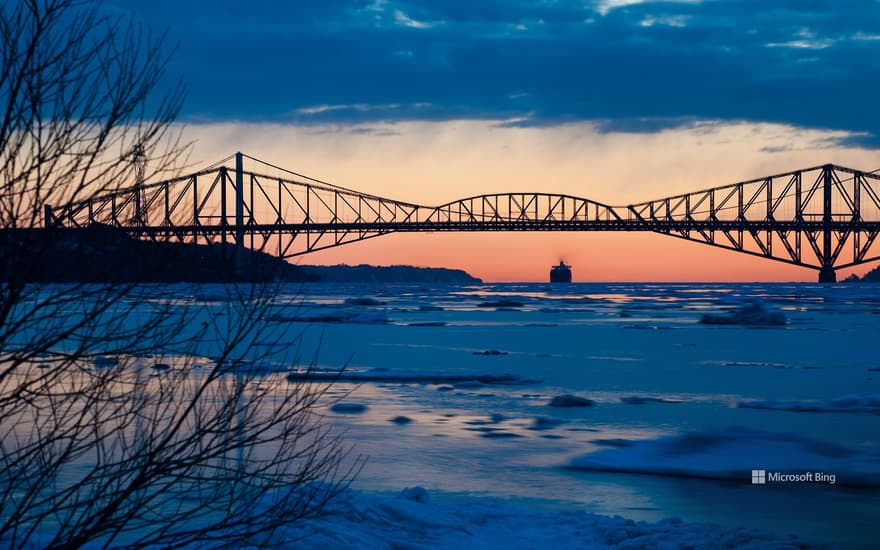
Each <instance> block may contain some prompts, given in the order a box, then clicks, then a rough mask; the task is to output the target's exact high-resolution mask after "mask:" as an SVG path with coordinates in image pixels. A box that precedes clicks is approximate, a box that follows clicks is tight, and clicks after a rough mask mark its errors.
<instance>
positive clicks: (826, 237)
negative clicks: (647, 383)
mask: <svg viewBox="0 0 880 550" xmlns="http://www.w3.org/2000/svg"><path fill="white" fill-rule="evenodd" d="M822 177H823V181H822V259H821V263H822V267H821V268H820V269H819V282H820V283H836V282H837V274H836V273H835V272H834V251H833V249H832V247H831V236H832V235H833V232H834V228H833V227H832V222H833V221H834V218H833V216H832V214H831V191H832V189H833V187H834V166H832V165H831V164H826V165H825V166H823V167H822Z"/></svg>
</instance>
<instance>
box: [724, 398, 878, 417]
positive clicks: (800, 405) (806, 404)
mask: <svg viewBox="0 0 880 550" xmlns="http://www.w3.org/2000/svg"><path fill="white" fill-rule="evenodd" d="M737 406H738V407H740V408H742V409H767V410H773V411H792V412H849V413H874V414H880V394H874V395H855V394H853V395H842V396H840V397H835V398H834V399H829V400H827V401H781V400H774V399H767V400H752V401H740V402H739V403H738V404H737Z"/></svg>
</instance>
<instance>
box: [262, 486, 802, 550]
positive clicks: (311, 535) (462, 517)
mask: <svg viewBox="0 0 880 550" xmlns="http://www.w3.org/2000/svg"><path fill="white" fill-rule="evenodd" d="M428 496H429V495H428V492H427V491H425V489H423V488H421V487H412V488H407V489H404V490H403V491H402V492H401V493H400V494H399V495H398V497H397V498H393V497H390V498H389V497H383V496H375V495H368V494H363V493H357V492H354V491H351V492H350V493H346V494H344V495H342V497H341V498H337V499H334V500H333V501H331V503H330V505H329V506H328V507H327V508H326V509H325V513H324V514H321V515H318V516H316V517H311V518H307V519H303V520H300V521H297V522H295V523H291V524H290V525H289V526H285V527H283V528H282V529H280V530H279V531H278V532H277V533H276V534H275V537H276V538H277V542H278V543H279V544H277V546H284V544H283V543H284V542H286V541H296V543H295V546H296V547H297V548H304V549H319V548H320V549H323V548H354V547H356V548H364V549H370V550H372V549H379V548H383V549H384V548H506V549H508V550H513V549H520V548H522V549H525V548H596V549H599V548H751V549H756V548H777V549H782V548H812V547H813V546H814V545H811V544H810V543H809V542H808V541H804V540H801V539H799V538H797V537H794V536H778V535H773V534H770V533H767V532H764V531H760V530H758V529H753V528H746V527H721V526H718V525H710V524H700V523H688V522H683V521H682V520H681V519H678V518H671V519H666V520H663V521H659V522H656V523H647V522H643V521H633V520H631V519H627V518H623V517H620V516H614V517H609V516H601V515H598V514H590V513H588V512H584V511H582V510H578V509H567V510H565V509H564V510H552V511H551V510H534V509H530V508H526V507H523V506H516V505H513V504H510V503H507V502H503V501H499V500H495V499H481V498H469V499H462V500H459V501H456V502H455V503H443V504H434V503H431V502H429V501H428ZM273 542H275V541H273ZM267 546H276V545H273V544H267Z"/></svg>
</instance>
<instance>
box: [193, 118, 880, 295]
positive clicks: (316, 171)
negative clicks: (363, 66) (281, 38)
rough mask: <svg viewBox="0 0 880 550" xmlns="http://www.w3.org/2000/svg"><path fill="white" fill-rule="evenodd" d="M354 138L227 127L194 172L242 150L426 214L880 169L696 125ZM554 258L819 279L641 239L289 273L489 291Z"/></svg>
mask: <svg viewBox="0 0 880 550" xmlns="http://www.w3.org/2000/svg"><path fill="white" fill-rule="evenodd" d="M365 130H367V131H363V132H353V131H350V129H347V128H340V127H334V126H326V127H300V126H286V125H276V124H232V123H228V124H216V125H200V126H191V127H189V128H188V131H189V132H190V133H191V134H192V135H194V136H196V138H197V146H196V153H197V154H196V156H197V157H198V158H200V159H201V162H203V163H204V164H208V163H210V162H211V161H214V160H217V159H219V158H222V157H224V156H227V155H228V154H230V153H231V152H233V151H234V150H236V149H240V150H242V151H245V152H247V153H248V154H251V155H254V156H256V157H258V158H261V159H262V160H266V161H268V162H271V163H273V164H276V165H278V166H281V167H284V168H287V169H290V170H294V171H296V172H299V173H303V174H307V175H309V176H313V177H316V178H319V179H322V180H325V181H329V182H331V183H334V184H338V185H342V186H345V187H348V188H351V189H355V190H358V191H362V192H366V193H371V194H375V195H379V196H383V197H386V198H390V199H396V200H403V201H409V202H414V203H418V204H423V205H436V204H443V203H446V202H449V201H452V200H455V199H459V198H464V197H468V196H473V195H477V194H483V193H494V192H520V191H523V192H548V193H567V194H571V195H575V196H579V197H585V198H590V199H593V200H596V201H599V202H602V203H605V204H610V205H625V204H630V203H634V202H639V201H644V200H648V199H654V198H661V197H665V196H670V195H674V194H677V193H685V192H690V191H697V190H700V189H705V188H709V187H714V186H719V185H724V184H727V183H734V182H737V181H742V180H746V179H752V178H756V177H762V176H767V175H771V174H776V173H779V172H784V171H788V170H793V169H797V168H806V167H810V166H815V165H816V164H822V163H825V162H834V163H838V164H843V165H847V166H852V167H854V168H860V169H863V170H873V169H874V168H877V167H878V166H880V158H877V157H876V155H875V154H874V153H873V152H872V151H869V150H864V149H859V148H845V147H837V148H831V149H829V148H827V140H828V139H831V138H834V137H836V134H835V133H834V132H824V131H818V130H809V131H808V130H803V129H797V128H792V127H788V126H783V125H770V124H746V123H740V124H705V125H701V126H699V127H696V128H689V129H677V130H667V131H663V132H658V133H654V134H628V133H600V132H598V131H596V129H595V128H594V126H593V125H591V124H588V123H583V124H570V125H563V126H558V127H551V128H511V127H503V126H501V125H500V123H499V122H497V121H496V122H493V121H452V122H442V123H441V122H437V123H428V122H419V123H415V122H412V123H396V124H383V125H373V126H370V127H367V128H365ZM560 259H563V260H565V261H566V262H567V263H569V264H571V265H573V272H574V280H576V281H814V280H815V278H816V272H815V271H813V270H811V269H807V268H803V267H798V266H793V265H789V264H786V263H782V262H778V261H773V260H767V259H764V258H757V257H752V256H749V255H746V254H741V253H736V252H732V251H729V250H722V249H720V248H714V247H710V246H707V245H703V244H698V243H694V242H687V241H684V240H680V239H675V238H672V237H668V236H663V235H656V234H650V233H640V232H633V233H609V232H601V233H600V232H582V233H578V232H546V233H541V232H523V233H494V234H493V233H451V234H436V233H435V234H428V233H418V234H396V235H394V234H392V235H386V236H382V237H379V238H376V239H371V240H367V241H363V242H359V243H352V244H347V245H344V246H341V247H338V248H333V249H329V250H325V251H319V252H313V253H310V254H306V255H304V256H300V257H297V258H294V259H293V260H292V261H293V262H294V263H302V264H323V265H333V264H340V263H345V264H351V265H354V264H361V263H368V264H377V265H397V264H406V265H417V266H433V267H450V268H458V269H464V270H466V271H468V272H469V273H471V274H472V275H474V276H476V277H480V278H482V279H484V280H486V281H545V280H546V279H547V273H548V270H549V267H550V265H552V264H555V263H557V262H558V261H559V260H560ZM869 269H870V266H859V267H857V268H855V270H854V271H855V272H856V273H859V274H861V273H864V272H865V271H867V270H869ZM852 272H853V270H841V272H840V273H839V274H838V276H839V277H840V278H843V277H846V276H847V275H848V274H849V273H852Z"/></svg>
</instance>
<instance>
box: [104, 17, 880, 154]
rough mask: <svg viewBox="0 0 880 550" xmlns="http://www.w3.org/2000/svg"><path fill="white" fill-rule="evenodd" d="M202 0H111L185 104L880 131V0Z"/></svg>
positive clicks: (630, 125)
mask: <svg viewBox="0 0 880 550" xmlns="http://www.w3.org/2000/svg"><path fill="white" fill-rule="evenodd" d="M147 4H148V5H147ZM195 4H196V3H189V2H186V3H184V2H179V1H170V0H156V1H153V2H150V3H141V2H135V1H134V0H115V2H113V3H112V5H111V6H110V7H111V8H112V9H117V10H119V11H122V12H130V11H134V12H136V14H137V15H136V16H137V18H138V19H141V20H146V21H147V22H148V23H149V24H150V25H151V26H152V27H153V28H157V29H164V28H166V27H167V28H169V31H170V32H169V36H170V37H171V39H173V40H178V41H179V47H178V51H177V54H176V56H175V57H174V62H173V66H172V73H174V74H181V75H183V77H184V79H185V81H186V83H187V86H188V89H189V97H188V102H187V107H186V112H185V117H186V118H188V119H190V120H209V121H214V120H250V121H276V122H295V123H300V124H311V123H341V124H351V123H369V122H377V121H400V120H449V119H457V118H476V119H492V120H504V121H506V122H505V124H508V125H524V126H530V125H539V126H545V125H555V124H560V123H566V122H574V121H582V120H590V121H597V122H598V128H599V129H600V130H603V131H649V132H650V131H657V130H661V129H664V128H669V127H678V126H682V125H688V124H692V123H693V122H694V121H699V120H710V121H761V122H779V123H786V124H791V125H795V126H800V127H808V128H827V129H837V130H847V131H850V132H852V133H853V134H855V135H853V136H852V137H850V138H847V139H848V141H847V143H848V144H850V145H865V146H872V147H875V146H880V137H878V136H880V131H878V130H877V129H878V127H880V124H878V123H880V110H878V109H877V103H878V100H877V97H878V96H880V93H878V92H880V1H877V0H852V1H846V0H843V1H841V0H836V1H833V0H823V1H818V0H817V1H809V0H784V1H771V0H763V1H757V0H719V1H708V0H707V1H703V2H696V1H694V2H642V3H631V4H628V5H620V4H626V2H624V1H621V0H617V1H610V0H609V1H606V2H596V3H594V4H592V5H590V4H589V3H587V4H585V3H584V2H581V1H572V2H568V1H543V2H535V1H525V0H522V1H505V2H502V1H500V0H489V1H484V2H473V1H471V0H448V1H444V2H436V1H433V0H387V1H382V0H377V1H370V2H366V1H354V0H353V1H344V0H323V1H321V2H312V1H306V0H297V1H286V0H263V1H259V2H248V3H243V2H240V1H232V0H221V1H215V2H210V3H209V2H205V3H198V5H195Z"/></svg>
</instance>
